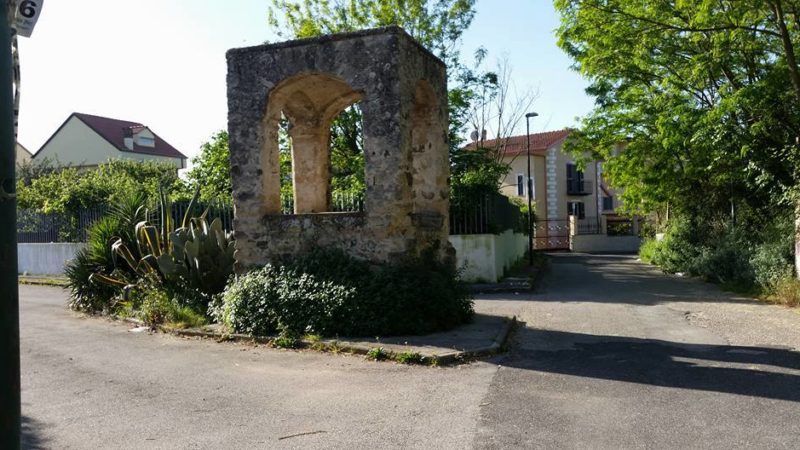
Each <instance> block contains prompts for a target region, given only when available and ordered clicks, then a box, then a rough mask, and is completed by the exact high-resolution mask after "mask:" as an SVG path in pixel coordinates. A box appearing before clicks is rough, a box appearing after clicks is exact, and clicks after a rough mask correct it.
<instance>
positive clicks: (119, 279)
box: [65, 193, 234, 326]
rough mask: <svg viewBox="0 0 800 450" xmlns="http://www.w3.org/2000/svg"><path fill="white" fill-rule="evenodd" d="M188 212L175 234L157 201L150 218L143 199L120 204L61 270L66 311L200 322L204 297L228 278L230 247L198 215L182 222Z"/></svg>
mask: <svg viewBox="0 0 800 450" xmlns="http://www.w3.org/2000/svg"><path fill="white" fill-rule="evenodd" d="M198 195H199V193H196V194H195V197H194V198H193V199H192V201H191V202H190V204H191V203H193V202H194V201H195V200H196V199H197V196H198ZM190 211H191V208H188V209H187V214H186V216H184V218H183V220H182V223H181V226H180V227H178V228H176V227H175V226H174V223H173V217H172V211H171V207H170V202H169V200H168V198H167V196H166V195H165V194H163V193H161V194H160V201H159V204H158V208H156V209H155V211H153V212H150V210H149V209H148V208H147V202H146V198H145V197H144V195H143V194H129V195H128V196H125V197H122V198H121V199H120V200H119V201H118V202H117V203H116V204H114V205H113V206H112V207H111V209H110V214H109V215H108V216H106V217H104V218H103V219H101V220H100V221H99V222H97V223H96V224H95V225H94V226H93V227H92V228H91V229H90V230H89V233H88V242H87V246H86V247H85V248H84V249H82V250H81V251H80V252H79V253H78V254H77V256H76V258H75V259H73V260H71V261H69V262H68V263H67V266H66V270H65V272H66V275H67V278H68V279H69V287H70V289H71V291H72V295H71V301H70V307H72V308H73V309H76V310H81V311H86V312H90V313H106V314H111V313H121V314H123V315H126V316H132V317H136V318H139V319H141V320H143V321H144V322H145V323H147V324H148V325H155V324H158V323H162V322H169V323H172V324H174V325H176V326H197V325H199V324H202V323H205V321H206V312H207V310H208V304H209V302H210V301H211V298H212V297H213V296H214V295H216V294H219V293H220V292H221V291H222V290H223V289H224V287H225V284H226V282H227V279H228V277H229V276H230V275H231V273H232V271H233V248H234V247H233V240H232V238H231V235H230V233H226V232H225V231H223V230H222V227H221V224H220V222H219V220H218V219H215V220H214V221H212V222H211V224H209V223H208V222H207V220H206V217H205V214H202V215H201V216H200V217H189V215H188V214H189V212H190ZM150 221H154V223H155V224H151V222H150Z"/></svg>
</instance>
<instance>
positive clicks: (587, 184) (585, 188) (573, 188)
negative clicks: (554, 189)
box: [567, 180, 592, 195]
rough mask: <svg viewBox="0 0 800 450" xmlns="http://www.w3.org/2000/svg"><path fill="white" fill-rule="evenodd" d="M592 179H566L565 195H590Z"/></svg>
mask: <svg viewBox="0 0 800 450" xmlns="http://www.w3.org/2000/svg"><path fill="white" fill-rule="evenodd" d="M591 194H592V180H567V195H591Z"/></svg>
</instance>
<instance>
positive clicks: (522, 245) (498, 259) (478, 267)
mask: <svg viewBox="0 0 800 450" xmlns="http://www.w3.org/2000/svg"><path fill="white" fill-rule="evenodd" d="M449 240H450V243H451V244H452V245H453V247H454V248H455V249H456V265H457V266H458V268H459V269H462V270H463V272H462V274H461V277H462V279H463V280H464V281H467V282H490V283H495V282H497V281H498V280H500V279H501V278H502V277H503V274H504V273H505V271H506V270H507V269H508V268H510V267H511V265H512V264H514V263H515V262H516V261H517V260H519V259H520V258H522V257H523V256H525V251H526V250H527V249H528V237H527V236H525V235H524V234H519V233H514V232H512V231H511V230H506V231H504V232H503V233H501V234H456V235H451V236H450V237H449Z"/></svg>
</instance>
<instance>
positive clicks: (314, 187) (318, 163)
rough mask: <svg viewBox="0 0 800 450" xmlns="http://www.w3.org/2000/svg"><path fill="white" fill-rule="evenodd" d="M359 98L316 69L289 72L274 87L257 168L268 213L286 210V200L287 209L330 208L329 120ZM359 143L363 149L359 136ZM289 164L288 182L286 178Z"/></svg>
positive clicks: (298, 211)
mask: <svg viewBox="0 0 800 450" xmlns="http://www.w3.org/2000/svg"><path fill="white" fill-rule="evenodd" d="M361 98H362V94H361V93H360V92H358V91H355V90H354V89H352V88H351V87H350V86H349V85H348V84H347V83H346V82H344V81H342V80H340V79H337V78H334V77H332V76H329V75H324V74H317V73H310V74H302V75H298V76H294V77H291V78H289V79H287V80H284V81H283V82H281V83H280V84H279V85H278V86H276V87H275V88H273V90H272V91H271V92H270V98H269V102H268V106H267V111H266V114H265V117H264V123H263V126H264V127H265V130H266V133H265V134H266V139H265V142H264V146H263V148H262V152H261V162H262V166H263V169H262V170H263V171H264V173H265V174H266V175H267V176H265V177H264V192H265V196H264V197H265V198H264V202H265V206H266V209H267V212H268V213H273V214H277V213H280V212H281V211H285V212H286V211H287V209H288V208H287V206H289V205H290V207H291V210H290V211H288V212H293V213H294V214H308V213H320V212H328V211H333V210H334V208H333V207H332V206H333V205H332V195H331V194H332V189H331V179H332V175H333V172H332V162H331V137H332V130H331V124H332V122H333V120H334V118H336V117H337V116H338V115H340V114H342V113H344V112H348V107H350V106H351V105H353V104H354V103H356V102H358V101H359V100H361ZM358 117H359V119H360V114H358ZM360 128H361V127H360V123H359V126H358V130H359V131H360ZM361 149H362V153H363V142H362V146H361ZM289 161H290V162H289ZM289 166H291V184H288V183H287V176H288V173H287V169H288V167H289ZM361 179H362V180H363V175H362V176H361ZM287 186H290V189H291V191H289V190H288V189H287ZM289 192H291V194H289ZM281 194H283V199H281ZM287 197H290V200H288V201H287ZM287 203H288V204H289V205H287Z"/></svg>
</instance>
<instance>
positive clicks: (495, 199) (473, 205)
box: [450, 194, 525, 234]
mask: <svg viewBox="0 0 800 450" xmlns="http://www.w3.org/2000/svg"><path fill="white" fill-rule="evenodd" d="M523 219H525V215H524V214H522V213H521V212H520V208H519V206H517V205H515V204H513V203H511V202H510V201H509V200H508V197H506V196H504V195H500V194H492V195H486V196H484V197H481V198H477V199H467V200H465V201H461V202H458V201H455V202H451V203H450V234H493V233H500V232H502V231H505V230H520V231H522V230H523V229H524V228H525V226H524V223H525V221H524V220H523Z"/></svg>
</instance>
